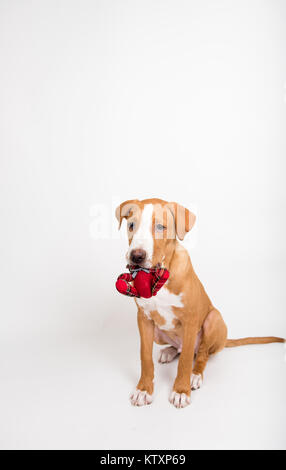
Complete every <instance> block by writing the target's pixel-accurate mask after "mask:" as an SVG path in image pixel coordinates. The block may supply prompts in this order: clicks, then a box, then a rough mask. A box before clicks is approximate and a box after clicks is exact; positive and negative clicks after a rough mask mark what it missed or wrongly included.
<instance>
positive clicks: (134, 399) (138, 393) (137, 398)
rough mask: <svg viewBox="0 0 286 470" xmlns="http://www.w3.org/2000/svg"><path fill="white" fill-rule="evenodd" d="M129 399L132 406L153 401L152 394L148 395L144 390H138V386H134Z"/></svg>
mask: <svg viewBox="0 0 286 470" xmlns="http://www.w3.org/2000/svg"><path fill="white" fill-rule="evenodd" d="M130 400H131V403H132V405H133V406H144V405H150V404H151V403H152V401H153V396H152V395H149V393H147V392H146V390H138V388H136V389H135V391H134V393H132V395H131V397H130Z"/></svg>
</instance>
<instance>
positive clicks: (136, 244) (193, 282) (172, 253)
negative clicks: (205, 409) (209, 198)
mask: <svg viewBox="0 0 286 470" xmlns="http://www.w3.org/2000/svg"><path fill="white" fill-rule="evenodd" d="M116 217H117V219H118V221H119V228H120V226H121V222H122V219H123V218H125V219H127V233H128V238H129V249H128V252H127V255H126V256H127V261H128V263H131V264H136V265H139V266H141V267H146V268H151V267H154V266H156V265H158V264H160V265H161V266H163V267H165V268H167V269H168V270H169V272H170V277H169V279H168V281H167V283H166V284H165V285H164V286H163V287H162V288H161V290H159V292H158V293H157V295H156V296H154V297H151V298H150V299H145V298H136V299H135V302H136V304H137V308H138V326H139V332H140V338H141V377H140V380H139V382H138V384H137V387H136V390H135V392H134V393H133V394H132V396H131V403H132V404H133V405H137V406H140V405H148V404H150V403H151V402H152V396H153V380H154V364H153V357H152V350H153V342H154V341H155V342H156V343H157V344H160V345H163V344H168V347H166V348H164V349H163V350H162V351H161V354H160V358H159V362H162V363H167V362H170V361H172V360H173V359H174V358H175V357H176V356H177V355H178V354H179V355H180V357H179V363H178V371H177V377H176V379H175V382H174V385H173V390H172V392H171V395H170V402H171V403H172V404H173V405H174V406H176V407H177V408H183V407H185V406H187V405H189V403H190V394H191V389H192V390H194V389H197V388H199V387H200V386H201V384H202V378H203V371H204V369H205V366H206V363H207V361H208V358H209V356H210V354H214V353H216V352H218V351H220V350H222V349H223V348H224V347H230V346H240V345H243V344H254V343H255V344H257V343H270V342H283V341H284V339H282V338H276V337H264V338H244V339H238V340H228V339H227V328H226V325H225V323H224V321H223V318H222V316H221V314H220V312H219V311H218V310H217V309H216V308H215V307H214V306H213V305H212V302H211V301H210V299H209V297H208V296H207V294H206V292H205V290H204V288H203V286H202V284H201V282H200V281H199V279H198V277H197V275H196V274H195V272H194V269H193V266H192V263H191V260H190V257H189V254H188V252H187V250H186V249H185V248H184V247H183V246H182V245H181V244H180V243H179V242H178V240H177V238H178V239H180V240H182V239H183V238H184V236H185V234H186V233H187V232H189V231H190V230H191V228H192V227H193V225H194V223H195V220H196V217H195V215H194V214H193V213H191V212H190V211H189V210H187V209H185V208H183V207H182V206H180V205H179V204H177V203H174V202H173V203H169V202H166V201H163V200H161V199H154V198H153V199H145V200H143V201H139V200H136V199H133V200H129V201H125V202H123V203H122V204H121V205H120V206H119V207H118V208H117V210H116ZM194 358H195V363H194V366H193V360H194Z"/></svg>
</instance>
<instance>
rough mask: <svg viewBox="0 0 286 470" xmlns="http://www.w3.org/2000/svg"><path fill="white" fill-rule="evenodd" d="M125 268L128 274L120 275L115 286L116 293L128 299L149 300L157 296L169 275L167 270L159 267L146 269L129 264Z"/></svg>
mask: <svg viewBox="0 0 286 470" xmlns="http://www.w3.org/2000/svg"><path fill="white" fill-rule="evenodd" d="M126 267H127V268H128V269H129V271H130V273H123V274H120V275H119V276H118V278H117V281H116V284H115V286H116V289H117V290H118V292H120V293H121V294H124V295H128V296H129V297H144V298H145V299H149V298H150V297H152V295H156V294H157V292H158V291H159V290H160V289H161V287H162V286H163V285H164V284H165V282H166V281H167V279H168V278H169V274H170V273H169V271H168V270H167V269H165V268H161V267H156V268H150V269H147V268H141V267H140V266H133V265H129V264H128V265H127V266H126ZM131 283H132V284H131Z"/></svg>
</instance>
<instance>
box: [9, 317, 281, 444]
mask: <svg viewBox="0 0 286 470" xmlns="http://www.w3.org/2000/svg"><path fill="white" fill-rule="evenodd" d="M125 320H126V321H124V322H123V321H122V317H121V319H120V317H119V316H118V315H117V316H116V315H115V314H114V316H113V317H112V318H109V319H107V320H106V322H105V325H103V327H102V330H101V333H100V335H98V337H97V338H96V337H94V335H93V333H92V332H91V334H90V336H83V337H80V336H78V337H76V338H75V337H74V338H72V337H70V338H67V337H63V336H61V338H57V339H56V338H54V337H52V335H51V337H50V340H49V342H48V341H43V340H40V339H35V338H34V339H33V340H31V341H29V342H27V343H23V344H20V343H19V342H18V341H17V342H15V344H11V342H10V345H9V346H7V345H6V346H5V344H3V343H2V351H1V369H0V373H1V391H0V393H1V400H0V415H1V427H0V445H1V448H5V449H10V448H22V449H29V448H42V449H46V448H95V449H96V448H103V449H112V448H116V449H128V448H139V449H220V448H225V449H228V448H233V449H235V448H243V449H265V448H267V449H277V448H285V447H286V433H285V422H286V401H285V397H286V374H285V371H286V369H285V365H286V363H285V353H286V351H285V348H284V345H282V344H271V345H261V346H247V347H241V348H235V349H226V350H224V351H222V352H221V353H220V354H219V355H217V356H216V357H213V358H212V359H211V360H210V361H209V364H208V366H207V370H206V374H205V381H204V384H203V387H202V389H200V390H198V391H196V392H193V394H192V403H191V405H190V406H189V407H188V408H185V409H180V410H177V409H175V408H173V407H172V406H171V405H170V404H169V402H168V394H169V392H170V389H171V386H172V381H173V379H174V377H175V372H176V365H177V361H175V362H174V363H172V364H169V365H161V364H158V363H157V356H158V349H159V348H158V347H157V346H156V347H155V350H154V357H155V358H156V369H155V370H156V382H155V385H156V391H155V400H154V402H153V404H152V405H151V406H148V407H142V408H133V407H132V406H131V405H130V403H129V399H128V397H129V393H130V391H131V390H132V388H133V386H134V385H135V384H136V380H137V379H138V373H139V361H138V355H139V342H138V333H137V327H136V321H135V318H131V317H128V318H125ZM99 338H100V339H99Z"/></svg>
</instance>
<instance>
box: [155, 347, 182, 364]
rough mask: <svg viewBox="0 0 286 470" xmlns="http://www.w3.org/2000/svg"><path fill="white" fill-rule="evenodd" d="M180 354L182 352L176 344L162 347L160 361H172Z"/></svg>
mask: <svg viewBox="0 0 286 470" xmlns="http://www.w3.org/2000/svg"><path fill="white" fill-rule="evenodd" d="M178 354H180V353H179V351H178V349H177V348H175V347H174V346H168V347H167V348H163V349H161V351H160V354H159V359H158V362H160V363H161V364H167V363H168V362H172V360H173V359H175V357H177V356H178Z"/></svg>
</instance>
